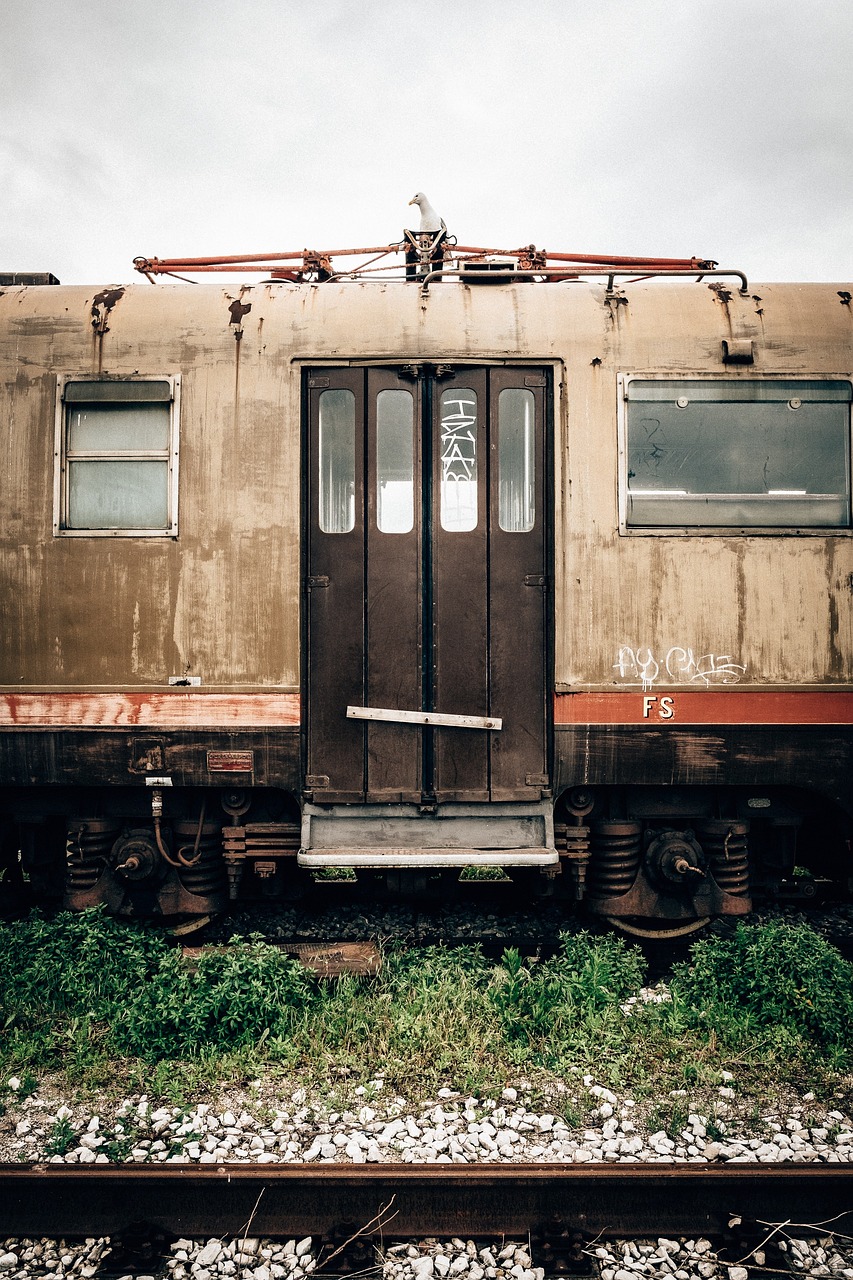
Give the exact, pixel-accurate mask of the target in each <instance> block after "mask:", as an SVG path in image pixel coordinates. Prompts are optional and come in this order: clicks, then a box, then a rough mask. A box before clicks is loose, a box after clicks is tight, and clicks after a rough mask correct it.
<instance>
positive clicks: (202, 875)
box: [172, 820, 227, 894]
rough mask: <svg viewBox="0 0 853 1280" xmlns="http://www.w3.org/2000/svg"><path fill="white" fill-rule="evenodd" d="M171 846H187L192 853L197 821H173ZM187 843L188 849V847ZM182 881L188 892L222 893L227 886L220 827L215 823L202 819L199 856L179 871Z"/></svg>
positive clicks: (196, 833)
mask: <svg viewBox="0 0 853 1280" xmlns="http://www.w3.org/2000/svg"><path fill="white" fill-rule="evenodd" d="M172 831H173V834H174V847H175V848H176V849H187V856H194V855H193V848H194V846H195V842H196V837H197V836H198V822H194V821H192V820H190V821H188V822H175V823H174V824H173V826H172ZM187 846H189V848H187ZM178 875H179V877H180V880H181V884H182V885H183V886H184V888H185V889H186V890H188V892H189V893H196V894H210V893H220V892H224V891H225V890H226V888H227V877H226V873H225V863H224V861H223V858H222V828H221V826H220V825H219V824H218V823H217V822H205V823H204V825H203V826H202V829H201V839H200V840H199V844H198V859H197V860H196V861H195V862H193V863H192V864H191V865H190V866H182V867H180V868H179V870H178Z"/></svg>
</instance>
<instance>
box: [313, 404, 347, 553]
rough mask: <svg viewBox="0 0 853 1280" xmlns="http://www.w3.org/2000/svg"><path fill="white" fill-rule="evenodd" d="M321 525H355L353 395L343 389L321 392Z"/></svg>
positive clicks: (332, 528) (339, 529) (335, 528)
mask: <svg viewBox="0 0 853 1280" xmlns="http://www.w3.org/2000/svg"><path fill="white" fill-rule="evenodd" d="M318 459H319V464H320V504H319V505H320V528H321V529H322V530H323V533H350V532H351V531H352V530H353V529H354V528H355V396H354V395H353V393H352V392H351V391H349V390H347V389H346V388H335V389H334V390H330V391H323V392H321V393H320V402H319V449H318Z"/></svg>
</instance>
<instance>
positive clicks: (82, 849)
mask: <svg viewBox="0 0 853 1280" xmlns="http://www.w3.org/2000/svg"><path fill="white" fill-rule="evenodd" d="M119 831H120V827H119V825H118V823H116V822H111V821H109V820H106V819H103V818H72V819H71V821H70V822H69V823H68V834H67V836H66V840H65V861H66V867H67V871H68V888H69V890H71V891H73V890H78V891H79V890H83V889H91V888H92V886H93V885H94V884H96V883H97V881H98V880H99V879H100V878H101V875H102V874H103V871H104V868H105V867H106V866H107V865H108V861H109V855H110V851H111V849H112V847H113V844H114V843H115V841H116V838H117V837H118V833H119Z"/></svg>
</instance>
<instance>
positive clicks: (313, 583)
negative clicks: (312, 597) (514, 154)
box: [305, 573, 329, 591]
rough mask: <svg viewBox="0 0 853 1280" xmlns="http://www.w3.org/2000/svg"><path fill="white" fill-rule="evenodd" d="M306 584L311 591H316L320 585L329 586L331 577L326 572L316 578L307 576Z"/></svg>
mask: <svg viewBox="0 0 853 1280" xmlns="http://www.w3.org/2000/svg"><path fill="white" fill-rule="evenodd" d="M305 585H306V587H307V588H308V590H309V591H316V590H318V589H319V588H320V587H327V586H328V585H329V579H328V578H327V576H326V574H325V573H320V574H318V575H317V577H316V578H306V579H305Z"/></svg>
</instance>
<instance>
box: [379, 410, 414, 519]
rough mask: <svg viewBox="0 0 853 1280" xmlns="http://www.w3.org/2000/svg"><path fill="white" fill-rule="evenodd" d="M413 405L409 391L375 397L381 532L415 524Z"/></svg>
mask: <svg viewBox="0 0 853 1280" xmlns="http://www.w3.org/2000/svg"><path fill="white" fill-rule="evenodd" d="M414 418H415V407H414V400H413V398H412V393H411V391H396V390H390V391H380V392H379V394H378V395H377V397H376V524H377V526H378V528H379V531H380V533H411V531H412V529H413V528H414V527H415V435H414Z"/></svg>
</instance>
